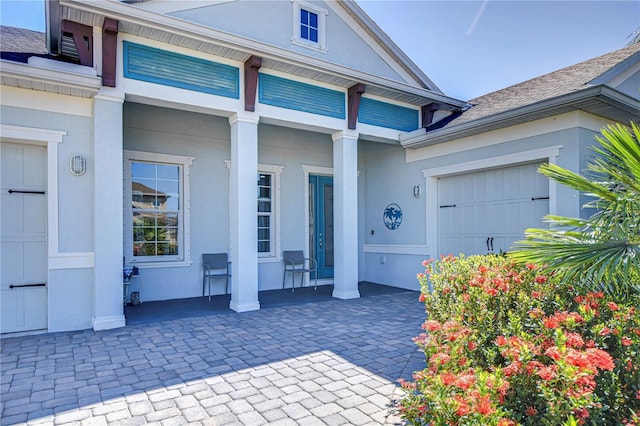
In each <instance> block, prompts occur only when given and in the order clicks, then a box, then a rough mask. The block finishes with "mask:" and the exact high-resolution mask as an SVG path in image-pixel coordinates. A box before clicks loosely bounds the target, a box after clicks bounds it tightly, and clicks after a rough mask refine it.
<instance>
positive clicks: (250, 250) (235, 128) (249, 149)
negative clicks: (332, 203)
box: [229, 114, 260, 312]
mask: <svg viewBox="0 0 640 426" xmlns="http://www.w3.org/2000/svg"><path fill="white" fill-rule="evenodd" d="M229 124H230V125H231V170H230V175H229V179H230V191H229V192H230V194H229V202H230V203H231V209H230V211H231V218H230V221H229V222H230V227H231V232H230V234H231V235H230V237H231V262H232V263H231V267H232V274H233V276H232V278H231V303H230V304H229V308H231V309H233V310H234V311H236V312H246V311H254V310H257V309H260V302H259V301H258V219H257V217H258V216H257V212H258V207H257V195H256V191H257V189H256V188H257V184H258V183H257V182H258V181H257V179H258V177H257V176H258V118H257V116H256V115H253V114H251V115H240V114H235V115H233V116H231V117H230V118H229Z"/></svg>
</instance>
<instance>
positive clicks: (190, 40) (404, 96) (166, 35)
mask: <svg viewBox="0 0 640 426" xmlns="http://www.w3.org/2000/svg"><path fill="white" fill-rule="evenodd" d="M61 19H68V20H70V21H74V22H79V23H81V24H84V25H90V26H98V27H101V26H102V23H103V20H104V16H103V15H101V14H98V13H94V12H92V11H88V10H81V9H75V8H71V7H69V6H65V5H62V7H61ZM118 30H119V32H122V33H126V34H131V35H134V36H138V37H142V38H146V39H150V40H154V41H158V42H161V43H166V44H170V45H173V46H177V47H182V48H185V49H189V50H194V51H197V52H202V53H206V54H210V55H213V56H218V57H222V58H225V59H229V60H232V61H238V62H244V61H246V60H247V59H248V58H249V57H251V55H252V54H254V52H251V51H249V49H243V48H242V47H241V46H231V45H225V44H224V43H217V42H215V41H214V40H211V39H205V38H204V37H202V38H197V37H192V36H188V35H183V34H176V33H174V32H171V31H168V30H165V29H162V28H158V27H153V26H151V25H145V24H143V23H139V22H133V21H127V20H125V19H120V20H119V29H118ZM255 54H257V55H260V56H262V59H263V61H262V66H263V67H264V68H268V69H272V70H275V71H280V72H284V73H287V74H291V75H293V76H297V77H301V78H306V79H310V80H314V81H318V82H321V83H324V84H328V85H333V86H337V87H342V88H348V87H351V86H353V85H354V84H356V83H364V84H365V85H366V93H367V94H371V95H376V96H381V97H384V98H387V99H392V100H395V101H399V102H406V103H408V104H412V105H417V106H422V105H426V104H429V103H432V102H439V103H440V104H441V105H442V107H443V109H457V108H459V107H461V106H462V105H463V104H464V103H463V102H461V101H457V100H454V99H450V98H448V97H447V96H444V95H442V94H440V93H431V92H430V91H428V90H426V89H422V88H410V87H408V86H406V85H405V84H401V83H398V84H394V82H391V81H390V82H389V84H390V85H391V86H403V88H405V87H406V89H407V90H402V89H397V88H392V87H385V86H384V85H383V84H376V83H375V82H372V81H366V80H360V79H356V78H350V77H349V75H348V70H347V71H345V72H344V73H339V72H329V71H327V70H323V69H320V68H314V67H311V66H309V65H305V64H303V63H302V61H296V60H293V59H291V60H289V59H288V58H277V57H268V56H266V55H263V54H262V53H260V52H255ZM449 102H455V103H456V105H449V106H448V107H447V104H448V103H449ZM457 104H460V105H457Z"/></svg>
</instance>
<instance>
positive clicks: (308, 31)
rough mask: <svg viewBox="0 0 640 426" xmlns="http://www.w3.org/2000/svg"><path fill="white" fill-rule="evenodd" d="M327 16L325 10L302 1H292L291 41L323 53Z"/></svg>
mask: <svg viewBox="0 0 640 426" xmlns="http://www.w3.org/2000/svg"><path fill="white" fill-rule="evenodd" d="M327 14H328V11H327V10H326V9H322V8H319V7H317V6H315V5H313V4H311V3H307V2H304V1H298V0H294V2H293V37H292V39H291V41H292V42H293V43H295V44H297V45H300V46H304V47H308V48H311V49H315V50H320V51H323V52H325V51H326V50H325V28H326V27H325V18H326V16H327Z"/></svg>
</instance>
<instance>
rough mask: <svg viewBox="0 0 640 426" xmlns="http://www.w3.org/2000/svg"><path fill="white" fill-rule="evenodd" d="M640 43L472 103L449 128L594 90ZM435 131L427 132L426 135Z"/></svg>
mask: <svg viewBox="0 0 640 426" xmlns="http://www.w3.org/2000/svg"><path fill="white" fill-rule="evenodd" d="M639 52H640V43H636V44H634V45H631V46H628V47H625V48H623V49H620V50H616V51H614V52H610V53H607V54H605V55H602V56H598V57H597V58H593V59H589V60H587V61H584V62H580V63H578V64H575V65H571V66H569V67H566V68H562V69H560V70H557V71H553V72H551V73H549V74H545V75H543V76H540V77H536V78H533V79H531V80H527V81H524V82H522V83H519V84H516V85H513V86H510V87H507V88H505V89H501V90H498V91H495V92H492V93H488V94H486V95H483V96H480V97H478V98H475V99H472V100H470V101H469V103H470V104H471V105H473V106H472V107H471V108H469V109H468V110H466V111H464V112H463V113H462V114H461V115H460V116H459V117H457V118H455V119H454V120H451V121H450V122H449V123H448V124H447V125H446V126H440V127H447V128H450V127H454V126H458V125H460V124H463V123H467V122H470V121H473V120H478V119H481V118H484V117H488V116H492V115H495V114H499V113H501V112H505V111H509V110H512V109H515V108H519V107H523V106H526V105H531V104H535V103H537V102H540V101H544V100H547V99H552V98H555V97H558V96H562V95H567V94H569V93H572V92H577V91H579V90H582V89H586V88H589V87H591V84H590V82H591V81H592V80H594V79H596V78H597V77H599V76H601V75H602V74H604V73H605V72H607V71H608V70H610V69H611V68H613V67H615V66H616V65H618V64H620V63H621V62H623V61H625V60H626V59H628V58H630V57H631V56H633V55H635V54H640V53H639ZM429 130H435V129H429V128H427V131H429Z"/></svg>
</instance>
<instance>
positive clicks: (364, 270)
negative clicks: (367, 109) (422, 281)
mask: <svg viewBox="0 0 640 426" xmlns="http://www.w3.org/2000/svg"><path fill="white" fill-rule="evenodd" d="M360 155H361V160H360V166H361V168H362V170H363V173H362V175H361V178H364V179H362V180H363V182H362V189H363V199H362V204H363V207H361V214H360V221H361V223H360V228H361V239H362V242H363V244H365V245H367V246H368V247H371V246H379V245H382V246H391V247H389V248H382V249H380V250H378V251H374V252H372V251H368V250H367V251H365V250H364V246H363V250H362V251H361V254H360V257H361V262H360V263H361V266H360V279H361V280H364V281H370V282H374V283H378V284H385V285H391V286H394V287H402V288H408V289H412V290H417V289H418V281H417V280H416V274H417V273H418V272H422V271H423V268H422V266H421V264H420V263H421V262H422V260H424V259H425V258H427V256H425V255H423V254H420V253H417V252H416V251H419V250H420V249H417V248H415V247H413V248H409V249H406V248H404V250H408V252H409V254H407V253H403V254H399V253H393V251H394V250H395V249H396V248H399V249H400V250H403V247H405V246H419V247H420V246H422V247H423V246H424V245H425V242H426V226H428V221H427V220H425V209H426V205H425V197H424V189H425V188H424V177H423V176H422V171H421V170H422V169H421V168H420V165H419V164H415V163H410V164H407V163H406V162H405V152H404V149H403V148H402V147H400V146H398V145H390V144H381V143H374V142H365V143H361V144H360ZM415 185H420V186H421V188H422V191H423V193H422V196H421V197H420V198H416V197H415V196H414V195H413V187H414V186H415ZM391 203H395V204H397V205H398V206H400V208H401V209H402V223H401V224H400V226H399V227H398V228H396V229H394V230H390V229H388V228H387V227H386V226H385V224H384V219H383V213H384V210H385V208H386V207H387V205H389V204H391ZM376 250H377V249H376ZM411 252H414V254H410V253H411Z"/></svg>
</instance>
